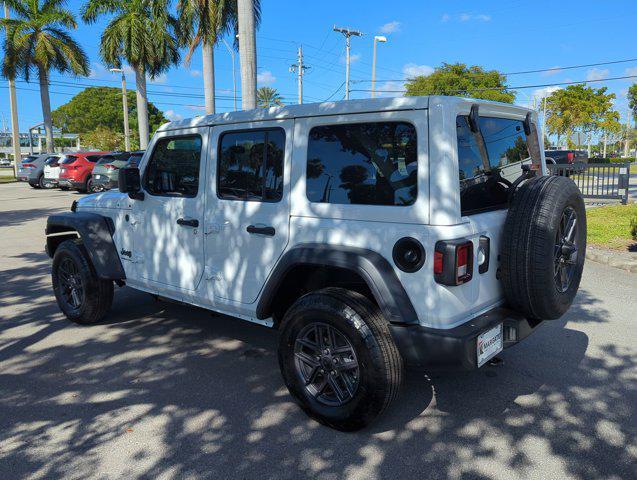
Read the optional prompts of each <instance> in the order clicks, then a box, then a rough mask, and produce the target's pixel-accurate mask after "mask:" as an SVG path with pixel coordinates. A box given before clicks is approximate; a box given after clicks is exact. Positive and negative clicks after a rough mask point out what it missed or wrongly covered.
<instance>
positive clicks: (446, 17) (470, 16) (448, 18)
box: [440, 13, 491, 23]
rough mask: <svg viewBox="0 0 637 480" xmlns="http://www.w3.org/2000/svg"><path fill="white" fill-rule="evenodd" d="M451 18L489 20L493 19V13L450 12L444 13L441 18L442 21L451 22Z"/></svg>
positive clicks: (477, 20) (463, 20)
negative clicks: (451, 13) (455, 13)
mask: <svg viewBox="0 0 637 480" xmlns="http://www.w3.org/2000/svg"><path fill="white" fill-rule="evenodd" d="M451 20H456V21H458V22H469V21H474V22H489V21H491V15H487V14H486V13H477V14H473V13H460V14H458V15H450V14H448V13H445V14H443V16H442V17H441V18H440V21H441V22H443V23H444V22H449V21H451Z"/></svg>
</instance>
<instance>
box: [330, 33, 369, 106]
mask: <svg viewBox="0 0 637 480" xmlns="http://www.w3.org/2000/svg"><path fill="white" fill-rule="evenodd" d="M333 30H334V31H335V32H339V33H342V34H343V35H345V100H349V60H350V54H349V50H350V38H351V37H362V36H363V33H362V32H359V31H358V30H350V29H349V28H339V27H337V26H336V25H334V28H333Z"/></svg>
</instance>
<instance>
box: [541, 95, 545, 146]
mask: <svg viewBox="0 0 637 480" xmlns="http://www.w3.org/2000/svg"><path fill="white" fill-rule="evenodd" d="M544 135H546V95H544V103H543V105H542V142H544V138H545V137H544ZM540 148H544V143H542V145H541V147H540Z"/></svg>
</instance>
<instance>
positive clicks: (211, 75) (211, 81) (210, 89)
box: [201, 43, 215, 115]
mask: <svg viewBox="0 0 637 480" xmlns="http://www.w3.org/2000/svg"><path fill="white" fill-rule="evenodd" d="M201 54H202V56H203V90H204V92H203V93H204V97H205V103H206V114H207V115H210V114H212V113H215V57H214V55H215V53H214V48H213V46H212V45H210V44H208V43H204V44H203V47H202V49H201Z"/></svg>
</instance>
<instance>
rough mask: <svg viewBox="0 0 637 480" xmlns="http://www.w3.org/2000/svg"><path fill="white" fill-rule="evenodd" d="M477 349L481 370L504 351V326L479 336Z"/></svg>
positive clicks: (500, 325)
mask: <svg viewBox="0 0 637 480" xmlns="http://www.w3.org/2000/svg"><path fill="white" fill-rule="evenodd" d="M476 348H477V354H478V368H479V367H481V366H482V365H484V364H485V363H486V362H488V361H489V360H491V359H492V358H493V357H495V356H496V355H497V354H498V353H500V352H501V351H502V324H499V325H498V326H496V327H494V328H492V329H490V330H487V331H486V332H482V333H481V334H480V335H478V341H477V345H476Z"/></svg>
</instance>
